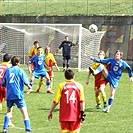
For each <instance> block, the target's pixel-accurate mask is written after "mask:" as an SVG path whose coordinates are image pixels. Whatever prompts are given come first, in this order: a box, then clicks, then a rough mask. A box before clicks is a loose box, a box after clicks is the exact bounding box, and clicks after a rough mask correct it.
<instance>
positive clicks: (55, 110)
mask: <svg viewBox="0 0 133 133" xmlns="http://www.w3.org/2000/svg"><path fill="white" fill-rule="evenodd" d="M38 110H50V109H49V108H39V109H38ZM58 111H59V109H54V112H58Z"/></svg>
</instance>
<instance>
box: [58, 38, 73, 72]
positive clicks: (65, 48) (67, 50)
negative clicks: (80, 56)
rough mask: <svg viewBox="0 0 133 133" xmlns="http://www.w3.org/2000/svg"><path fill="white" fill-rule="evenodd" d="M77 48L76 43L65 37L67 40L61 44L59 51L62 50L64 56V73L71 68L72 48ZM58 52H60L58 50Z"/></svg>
mask: <svg viewBox="0 0 133 133" xmlns="http://www.w3.org/2000/svg"><path fill="white" fill-rule="evenodd" d="M72 46H75V44H74V43H72V42H71V41H69V37H68V36H65V40H64V41H63V42H62V43H61V45H60V46H59V49H61V48H62V55H63V62H62V63H63V71H65V70H66V68H67V69H68V68H69V64H70V59H71V47H72ZM59 49H57V51H56V52H58V50H59Z"/></svg>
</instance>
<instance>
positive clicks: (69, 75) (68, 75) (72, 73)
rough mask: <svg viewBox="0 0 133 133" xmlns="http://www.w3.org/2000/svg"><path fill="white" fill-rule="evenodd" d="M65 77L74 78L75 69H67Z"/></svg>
mask: <svg viewBox="0 0 133 133" xmlns="http://www.w3.org/2000/svg"><path fill="white" fill-rule="evenodd" d="M65 78H66V79H73V78H74V71H73V70H71V69H68V70H66V71H65Z"/></svg>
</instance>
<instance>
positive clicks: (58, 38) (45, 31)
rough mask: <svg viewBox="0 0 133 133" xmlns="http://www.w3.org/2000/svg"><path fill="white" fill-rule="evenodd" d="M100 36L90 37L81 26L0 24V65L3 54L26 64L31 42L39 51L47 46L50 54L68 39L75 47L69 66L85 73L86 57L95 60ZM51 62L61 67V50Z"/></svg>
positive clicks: (99, 34) (89, 62) (88, 62)
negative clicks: (36, 43)
mask: <svg viewBox="0 0 133 133" xmlns="http://www.w3.org/2000/svg"><path fill="white" fill-rule="evenodd" d="M103 34H104V32H96V33H90V31H89V30H88V29H85V28H83V27H82V24H26V23H25V24H22V23H0V44H1V45H0V61H2V58H3V55H4V54H5V53H10V54H12V55H18V56H20V58H21V63H22V64H26V63H27V62H28V59H29V57H28V55H29V51H30V49H31V47H33V42H34V41H35V40H39V42H40V46H42V47H43V48H45V47H46V46H47V45H49V46H50V47H51V52H52V53H53V54H54V53H55V52H56V50H57V49H58V47H59V45H60V44H61V42H62V41H63V40H64V38H65V36H66V35H68V36H69V40H70V41H72V42H73V43H78V44H79V45H76V46H74V47H72V50H71V57H72V58H71V60H70V66H71V67H75V68H78V71H82V70H86V69H87V68H88V67H89V66H90V65H91V64H92V61H90V60H89V56H94V57H97V54H98V51H99V48H100V40H101V38H102V36H103ZM55 59H56V61H57V63H58V65H59V66H62V50H59V52H58V54H56V55H55Z"/></svg>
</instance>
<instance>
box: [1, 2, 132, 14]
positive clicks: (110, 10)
mask: <svg viewBox="0 0 133 133" xmlns="http://www.w3.org/2000/svg"><path fill="white" fill-rule="evenodd" d="M60 5H61V6H60ZM132 7H133V1H132V0H128V1H127V0H117V1H116V0H1V1H0V14H1V15H8V14H14V15H15V14H18V15H39V16H41V15H47V16H50V15H79V14H80V15H93V14H94V15H99V14H103V15H114V14H115V15H120V14H128V15H132V13H133V9H132Z"/></svg>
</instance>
